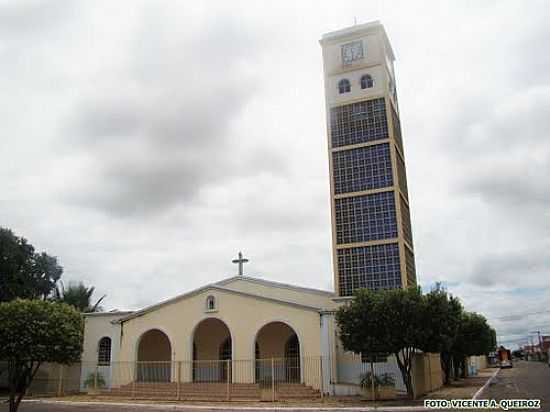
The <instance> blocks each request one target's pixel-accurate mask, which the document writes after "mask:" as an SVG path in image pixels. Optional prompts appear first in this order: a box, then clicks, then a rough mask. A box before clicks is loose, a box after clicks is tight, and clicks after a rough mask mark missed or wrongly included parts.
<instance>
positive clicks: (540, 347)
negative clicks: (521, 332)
mask: <svg viewBox="0 0 550 412" xmlns="http://www.w3.org/2000/svg"><path fill="white" fill-rule="evenodd" d="M529 333H536V334H537V335H538V340H539V350H538V351H537V358H538V360H539V361H540V360H542V340H541V337H540V330H534V331H532V332H529Z"/></svg>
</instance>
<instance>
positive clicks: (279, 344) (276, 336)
mask: <svg viewBox="0 0 550 412" xmlns="http://www.w3.org/2000/svg"><path fill="white" fill-rule="evenodd" d="M300 343H301V342H300V337H299V335H298V333H297V331H296V329H295V328H293V327H292V326H291V325H290V324H288V323H287V322H284V321H279V320H274V321H271V322H268V323H266V324H264V325H263V326H262V327H261V328H260V329H258V331H257V332H256V336H255V338H254V349H255V354H256V356H255V358H256V366H255V372H256V382H257V383H260V384H262V383H269V382H271V381H272V380H276V381H284V382H300V381H301V380H302V369H301V354H302V347H301V344H300ZM272 362H273V363H274V364H275V369H272V367H271V363H272ZM273 374H274V376H272V375H273Z"/></svg>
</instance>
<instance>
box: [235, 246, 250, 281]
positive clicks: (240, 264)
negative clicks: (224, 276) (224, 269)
mask: <svg viewBox="0 0 550 412" xmlns="http://www.w3.org/2000/svg"><path fill="white" fill-rule="evenodd" d="M232 262H233V263H238V264H239V276H242V275H243V263H246V262H248V259H246V258H243V254H242V252H239V258H238V259H233V260H232Z"/></svg>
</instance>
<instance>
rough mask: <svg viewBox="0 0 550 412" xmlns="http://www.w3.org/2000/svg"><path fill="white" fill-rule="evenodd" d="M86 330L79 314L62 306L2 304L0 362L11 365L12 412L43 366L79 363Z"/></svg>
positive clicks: (31, 302) (36, 302) (33, 302)
mask: <svg viewBox="0 0 550 412" xmlns="http://www.w3.org/2000/svg"><path fill="white" fill-rule="evenodd" d="M83 330H84V323H83V319H82V317H81V316H80V314H79V313H78V312H77V311H76V310H75V309H74V308H72V307H70V306H68V305H65V304H62V303H55V302H48V301H42V300H22V299H16V300H13V301H11V302H4V303H0V348H2V351H0V361H5V362H7V363H8V385H9V404H10V409H9V410H10V412H16V411H17V409H18V407H19V404H20V402H21V400H22V399H23V397H24V396H25V393H26V391H27V389H28V387H29V386H30V384H31V382H32V380H33V378H34V376H35V375H36V372H37V371H38V369H39V368H40V365H41V364H42V363H44V362H56V363H60V364H70V363H73V362H77V361H79V360H80V354H81V352H82V340H83Z"/></svg>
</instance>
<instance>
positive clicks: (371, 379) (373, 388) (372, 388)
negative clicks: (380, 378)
mask: <svg viewBox="0 0 550 412" xmlns="http://www.w3.org/2000/svg"><path fill="white" fill-rule="evenodd" d="M375 379H376V375H375V374H374V362H373V359H372V357H371V360H370V381H371V390H372V401H373V402H374V401H376V382H375Z"/></svg>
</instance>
